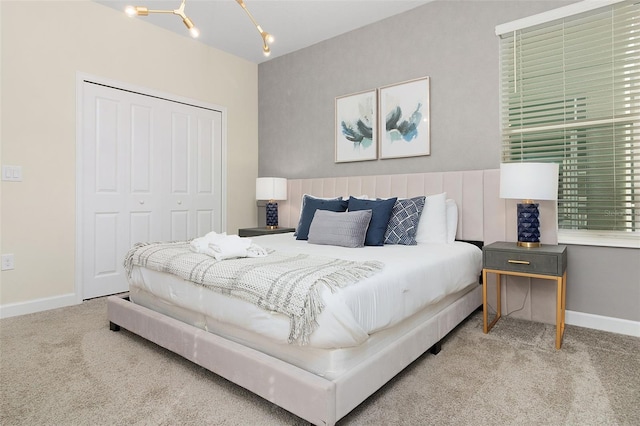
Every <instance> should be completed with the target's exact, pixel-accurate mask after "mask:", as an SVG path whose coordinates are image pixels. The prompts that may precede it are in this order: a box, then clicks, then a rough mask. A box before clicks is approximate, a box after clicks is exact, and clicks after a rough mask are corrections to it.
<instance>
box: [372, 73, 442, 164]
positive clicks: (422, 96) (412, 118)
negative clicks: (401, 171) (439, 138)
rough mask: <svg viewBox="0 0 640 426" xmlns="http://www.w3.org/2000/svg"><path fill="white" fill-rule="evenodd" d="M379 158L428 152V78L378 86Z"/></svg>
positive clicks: (411, 155) (426, 153)
mask: <svg viewBox="0 0 640 426" xmlns="http://www.w3.org/2000/svg"><path fill="white" fill-rule="evenodd" d="M379 102H380V158H400V157H415V156H420V155H429V154H430V153H431V146H430V140H429V134H430V121H431V119H430V117H429V77H423V78H418V79H415V80H410V81H405V82H402V83H398V84H393V85H389V86H385V87H382V88H380V89H379Z"/></svg>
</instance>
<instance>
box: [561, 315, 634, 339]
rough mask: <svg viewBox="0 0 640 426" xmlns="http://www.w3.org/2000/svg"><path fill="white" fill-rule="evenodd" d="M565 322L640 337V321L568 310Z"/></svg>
mask: <svg viewBox="0 0 640 426" xmlns="http://www.w3.org/2000/svg"><path fill="white" fill-rule="evenodd" d="M565 322H566V324H569V325H577V326H578V327H586V328H593V329H595V330H602V331H610V332H612V333H618V334H626V335H628V336H635V337H640V322H638V321H630V320H626V319H621V318H613V317H605V316H601V315H593V314H586V313H584V312H575V311H566V312H565Z"/></svg>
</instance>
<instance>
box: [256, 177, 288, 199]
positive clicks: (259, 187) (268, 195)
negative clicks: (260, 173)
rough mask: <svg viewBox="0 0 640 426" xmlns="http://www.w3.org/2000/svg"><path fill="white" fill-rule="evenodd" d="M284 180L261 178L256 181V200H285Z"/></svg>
mask: <svg viewBox="0 0 640 426" xmlns="http://www.w3.org/2000/svg"><path fill="white" fill-rule="evenodd" d="M286 199H287V180H286V179H285V178H275V177H262V178H257V179H256V200H286Z"/></svg>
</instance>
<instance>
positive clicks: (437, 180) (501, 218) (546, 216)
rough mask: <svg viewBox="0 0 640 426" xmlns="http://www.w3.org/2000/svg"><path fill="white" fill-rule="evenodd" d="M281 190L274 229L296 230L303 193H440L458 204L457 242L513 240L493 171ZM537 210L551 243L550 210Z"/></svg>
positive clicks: (356, 179) (545, 206)
mask: <svg viewBox="0 0 640 426" xmlns="http://www.w3.org/2000/svg"><path fill="white" fill-rule="evenodd" d="M287 185H288V195H287V200H286V201H280V202H278V216H279V224H280V226H287V227H296V226H297V224H298V218H299V216H300V204H301V201H302V196H303V194H310V195H315V196H317V197H338V196H343V197H349V195H353V196H355V197H357V196H360V195H366V196H368V197H370V198H371V197H381V198H386V197H396V196H397V197H401V198H405V197H415V196H418V195H432V194H438V193H441V192H446V193H447V198H451V199H453V200H455V202H456V204H457V205H458V231H457V234H456V238H457V239H459V240H468V241H484V243H485V244H489V243H491V242H494V241H515V240H516V239H517V238H516V223H515V218H516V201H515V200H504V199H501V198H500V171H499V170H497V169H496V170H469V171H455V172H431V173H412V174H397V175H377V176H348V177H335V178H314V179H289V180H288V181H287ZM540 211H541V212H540V213H541V234H542V237H543V241H542V242H544V243H548V244H556V243H557V226H556V223H557V220H556V218H557V209H556V205H555V203H552V202H546V203H545V202H543V203H540ZM507 218H509V219H508V220H507Z"/></svg>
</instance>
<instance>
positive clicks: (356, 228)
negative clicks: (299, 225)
mask: <svg viewBox="0 0 640 426" xmlns="http://www.w3.org/2000/svg"><path fill="white" fill-rule="evenodd" d="M370 221H371V210H358V211H355V212H332V211H329V210H316V212H315V214H314V216H313V220H312V221H311V226H310V227H309V239H308V241H309V243H311V244H324V245H332V246H342V247H364V239H365V237H366V236H367V228H369V222H370Z"/></svg>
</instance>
